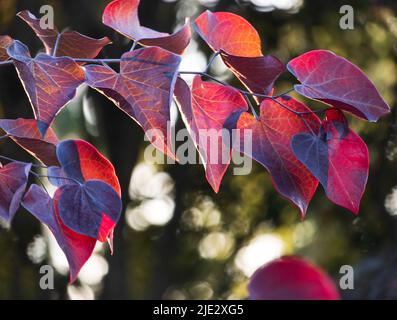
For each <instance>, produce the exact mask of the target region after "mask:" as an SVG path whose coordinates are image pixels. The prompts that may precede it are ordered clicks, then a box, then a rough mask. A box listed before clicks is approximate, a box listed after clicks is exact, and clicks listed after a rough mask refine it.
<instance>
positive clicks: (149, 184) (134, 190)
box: [129, 163, 174, 200]
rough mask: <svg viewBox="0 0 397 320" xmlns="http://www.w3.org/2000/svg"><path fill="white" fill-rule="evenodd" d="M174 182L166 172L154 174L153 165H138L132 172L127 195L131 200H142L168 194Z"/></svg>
mask: <svg viewBox="0 0 397 320" xmlns="http://www.w3.org/2000/svg"><path fill="white" fill-rule="evenodd" d="M173 189H174V181H173V180H172V178H171V176H170V175H169V174H168V173H166V172H156V170H155V168H154V166H153V165H151V164H148V163H140V164H138V165H137V166H136V167H135V169H134V170H133V172H132V176H131V181H130V187H129V194H130V197H131V199H134V200H143V199H145V198H156V197H161V196H164V195H167V194H170V193H171V192H172V191H173Z"/></svg>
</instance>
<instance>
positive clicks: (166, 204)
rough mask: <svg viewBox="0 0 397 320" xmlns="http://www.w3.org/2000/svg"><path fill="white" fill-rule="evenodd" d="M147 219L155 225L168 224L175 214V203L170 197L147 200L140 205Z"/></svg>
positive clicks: (142, 213)
mask: <svg viewBox="0 0 397 320" xmlns="http://www.w3.org/2000/svg"><path fill="white" fill-rule="evenodd" d="M139 207H140V210H141V215H142V216H143V217H144V218H145V220H146V221H147V222H148V223H150V224H152V225H155V226H163V225H166V224H167V223H168V222H169V221H170V220H171V219H172V216H173V213H174V209H175V203H174V201H173V200H172V199H171V198H170V197H163V198H159V199H153V200H145V201H143V203H142V204H141V205H140V206H139Z"/></svg>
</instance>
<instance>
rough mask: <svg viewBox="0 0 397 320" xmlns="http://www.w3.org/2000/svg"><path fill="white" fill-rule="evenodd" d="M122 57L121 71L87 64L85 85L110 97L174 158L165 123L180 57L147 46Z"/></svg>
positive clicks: (157, 146)
mask: <svg viewBox="0 0 397 320" xmlns="http://www.w3.org/2000/svg"><path fill="white" fill-rule="evenodd" d="M121 59H122V60H121V63H120V73H117V72H115V71H114V70H113V69H111V68H110V67H107V66H99V65H89V66H86V82H87V84H88V85H89V86H91V87H93V88H95V89H97V90H98V91H99V92H101V93H103V94H104V95H105V96H107V97H108V98H109V99H111V100H112V101H113V102H114V103H115V104H116V105H117V106H118V107H119V108H120V109H121V110H123V111H124V112H125V113H127V114H128V115H129V116H130V117H131V118H133V119H134V120H135V121H136V122H137V123H138V124H139V125H140V126H141V127H142V128H143V130H144V131H145V133H146V134H147V135H148V137H149V139H150V141H151V143H152V144H153V145H154V146H155V147H156V148H158V149H159V150H160V151H162V152H163V153H164V154H166V155H168V156H170V157H171V158H173V159H175V155H174V153H173V151H172V150H171V148H170V146H169V145H168V143H169V142H170V141H171V139H170V134H171V133H170V130H169V128H167V124H168V123H169V121H170V106H171V101H172V93H173V91H174V86H175V81H176V77H177V73H178V67H179V63H180V61H181V58H180V57H179V56H177V55H175V54H173V53H171V52H169V51H166V50H164V49H161V48H159V47H148V48H145V49H139V50H135V51H132V52H128V53H125V54H124V55H123V56H122V58H121ZM149 133H150V134H149Z"/></svg>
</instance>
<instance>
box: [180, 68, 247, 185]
mask: <svg viewBox="0 0 397 320" xmlns="http://www.w3.org/2000/svg"><path fill="white" fill-rule="evenodd" d="M175 96H176V99H177V102H178V106H179V109H180V112H181V114H182V115H183V117H182V118H183V121H184V122H185V125H186V128H187V129H188V130H189V134H190V136H191V138H192V140H193V141H194V143H195V145H196V148H197V150H198V152H199V154H200V156H201V159H202V161H203V164H204V167H205V174H206V177H207V180H208V182H209V183H210V185H211V186H212V188H213V189H214V191H215V192H218V191H219V186H220V184H221V181H222V177H223V176H224V174H225V172H226V170H227V168H228V166H229V164H230V159H231V141H229V143H227V144H225V143H224V140H223V139H224V134H225V133H226V134H228V130H227V129H226V128H225V124H226V122H227V121H228V120H229V118H230V116H231V115H232V114H235V113H238V112H239V113H241V112H243V111H246V110H248V106H247V102H246V101H245V99H244V97H243V96H242V94H241V93H240V92H238V91H237V90H235V89H232V88H230V87H226V86H223V85H220V84H215V83H211V82H204V81H202V80H201V77H199V76H196V77H195V78H194V80H193V86H192V91H191V92H190V89H189V87H188V85H187V84H186V83H185V82H184V81H183V80H182V79H180V78H179V79H178V81H177V85H176V87H175ZM228 129H229V128H228ZM225 131H226V132H225ZM229 140H230V139H229Z"/></svg>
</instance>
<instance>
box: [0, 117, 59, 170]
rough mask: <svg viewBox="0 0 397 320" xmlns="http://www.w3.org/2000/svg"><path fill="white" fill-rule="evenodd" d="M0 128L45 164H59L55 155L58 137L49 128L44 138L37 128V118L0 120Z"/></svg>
mask: <svg viewBox="0 0 397 320" xmlns="http://www.w3.org/2000/svg"><path fill="white" fill-rule="evenodd" d="M0 128H1V129H2V130H4V131H5V132H6V133H7V134H8V135H9V136H10V137H11V139H12V140H14V141H15V142H16V143H18V144H19V145H20V146H21V147H22V148H24V149H25V150H27V151H28V152H29V153H30V154H32V155H33V156H34V157H36V158H37V159H39V160H40V161H41V162H42V163H44V164H45V165H47V166H57V165H59V163H58V159H57V156H56V145H57V144H58V139H57V137H56V136H55V134H54V132H53V131H52V129H51V128H50V129H49V130H48V131H47V134H46V135H45V137H44V138H42V137H41V134H40V132H39V130H38V128H37V120H34V119H16V120H8V119H2V120H0Z"/></svg>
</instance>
